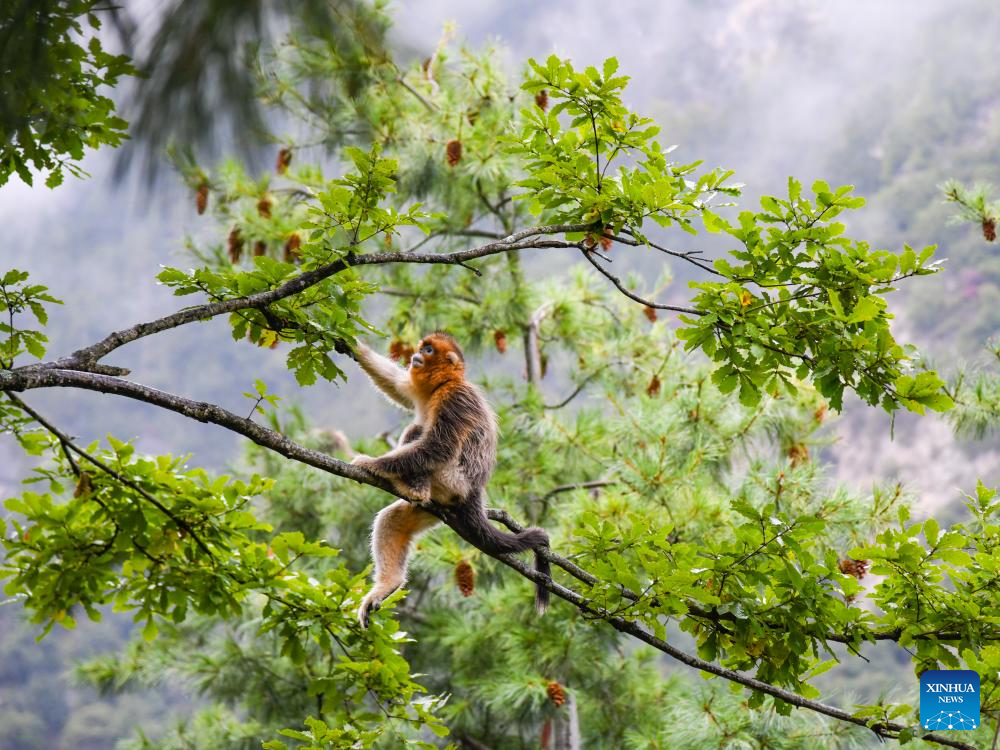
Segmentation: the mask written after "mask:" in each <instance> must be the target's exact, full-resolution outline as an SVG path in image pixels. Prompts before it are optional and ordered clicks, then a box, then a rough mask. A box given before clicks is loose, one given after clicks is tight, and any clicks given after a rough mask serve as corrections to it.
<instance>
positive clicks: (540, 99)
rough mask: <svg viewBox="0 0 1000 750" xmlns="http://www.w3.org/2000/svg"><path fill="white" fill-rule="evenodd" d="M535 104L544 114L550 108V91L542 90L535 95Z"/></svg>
mask: <svg viewBox="0 0 1000 750" xmlns="http://www.w3.org/2000/svg"><path fill="white" fill-rule="evenodd" d="M535 104H537V105H538V108H539V109H540V110H542V112H544V111H545V110H547V109H548V108H549V90H548V89H542V90H541V91H539V92H538V93H537V94H535Z"/></svg>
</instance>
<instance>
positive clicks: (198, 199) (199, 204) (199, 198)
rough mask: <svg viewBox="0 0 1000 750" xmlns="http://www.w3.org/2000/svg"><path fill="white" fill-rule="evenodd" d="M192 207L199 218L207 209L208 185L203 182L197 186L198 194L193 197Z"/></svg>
mask: <svg viewBox="0 0 1000 750" xmlns="http://www.w3.org/2000/svg"><path fill="white" fill-rule="evenodd" d="M194 207H195V209H197V211H198V215H199V216H201V215H202V214H203V213H205V209H206V208H208V183H205V182H203V183H201V184H200V185H199V186H198V192H197V193H195V195H194Z"/></svg>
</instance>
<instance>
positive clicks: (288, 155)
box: [274, 147, 292, 174]
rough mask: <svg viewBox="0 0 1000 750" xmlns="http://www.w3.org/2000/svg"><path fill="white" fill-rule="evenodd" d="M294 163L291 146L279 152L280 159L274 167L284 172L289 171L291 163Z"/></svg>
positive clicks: (279, 172) (281, 172) (278, 171)
mask: <svg viewBox="0 0 1000 750" xmlns="http://www.w3.org/2000/svg"><path fill="white" fill-rule="evenodd" d="M291 163H292V150H291V149H290V148H287V147H286V148H283V149H281V151H279V152H278V161H277V163H275V165H274V169H275V171H276V172H277V173H278V174H284V173H285V172H287V171H288V167H289V165H290V164H291Z"/></svg>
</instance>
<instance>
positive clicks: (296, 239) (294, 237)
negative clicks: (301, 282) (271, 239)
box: [285, 232, 302, 263]
mask: <svg viewBox="0 0 1000 750" xmlns="http://www.w3.org/2000/svg"><path fill="white" fill-rule="evenodd" d="M300 247H302V237H300V236H299V233H298V232H292V233H291V234H290V235H288V239H287V240H285V262H286V263H291V262H292V261H293V260H295V259H296V258H298V257H299V256H300V255H301V253H300V252H299V248H300Z"/></svg>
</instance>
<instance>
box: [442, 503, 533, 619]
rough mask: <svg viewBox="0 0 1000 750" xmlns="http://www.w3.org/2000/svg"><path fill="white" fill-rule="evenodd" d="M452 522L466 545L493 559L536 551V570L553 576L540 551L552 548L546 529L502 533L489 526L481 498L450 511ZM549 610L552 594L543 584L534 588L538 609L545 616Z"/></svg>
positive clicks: (531, 528)
mask: <svg viewBox="0 0 1000 750" xmlns="http://www.w3.org/2000/svg"><path fill="white" fill-rule="evenodd" d="M449 510H450V511H451V512H450V513H449V514H448V515H449V519H448V520H449V522H450V525H451V527H452V528H453V529H455V531H456V532H458V535H459V536H461V537H462V538H463V539H465V541H467V542H469V543H470V544H473V545H475V546H476V547H479V548H480V549H481V550H483V551H484V552H487V553H488V554H491V555H504V554H513V553H516V552H524V551H525V550H529V549H533V550H535V570H536V571H538V572H539V573H541V574H542V575H543V576H545V577H546V578H550V577H551V574H552V569H551V566H550V565H549V561H548V560H546V559H545V558H544V557H542V553H541V551H540V549H539V548H541V547H548V546H549V535H548V534H546V533H545V531H544V530H543V529H539V528H537V527H535V526H532V527H530V528H527V529H523V530H522V531H519V532H518V533H516V534H511V533H510V532H507V531H502V530H500V529H498V528H497V527H496V526H494V525H493V524H492V523H490V519H489V517H488V516H487V515H486V506H485V504H484V503H483V498H482V496H481V495H480V496H477V497H470V498H469V499H468V500H467V501H466V502H464V503H462V504H461V505H458V506H454V507H453V508H449ZM548 607H549V590H548V589H547V588H545V587H544V586H543V585H542V584H540V583H536V584H535V609H536V610H537V611H538V613H539V614H544V612H545V610H547V609H548Z"/></svg>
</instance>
